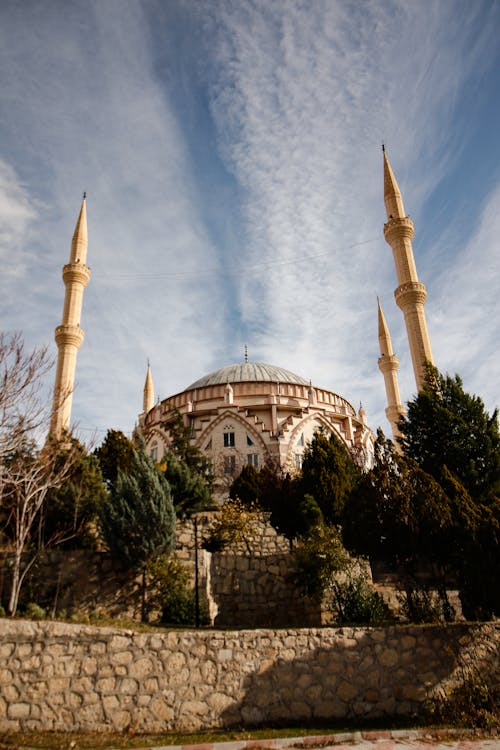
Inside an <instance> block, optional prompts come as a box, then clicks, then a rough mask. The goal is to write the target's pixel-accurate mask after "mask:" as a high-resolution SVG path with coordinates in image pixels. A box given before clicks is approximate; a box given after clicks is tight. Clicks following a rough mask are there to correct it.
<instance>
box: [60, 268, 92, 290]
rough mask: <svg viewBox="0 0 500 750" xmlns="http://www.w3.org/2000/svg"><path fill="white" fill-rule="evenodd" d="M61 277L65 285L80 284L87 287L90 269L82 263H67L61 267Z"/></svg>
mask: <svg viewBox="0 0 500 750" xmlns="http://www.w3.org/2000/svg"><path fill="white" fill-rule="evenodd" d="M62 277H63V281H64V283H65V284H72V283H73V284H74V283H80V284H82V285H83V286H87V284H88V283H89V281H90V268H89V267H88V266H86V265H85V264H84V263H67V264H66V265H65V266H63V270H62Z"/></svg>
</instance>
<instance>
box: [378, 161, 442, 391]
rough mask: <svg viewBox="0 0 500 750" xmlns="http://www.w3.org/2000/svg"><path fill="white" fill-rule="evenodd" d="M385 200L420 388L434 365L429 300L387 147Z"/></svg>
mask: <svg viewBox="0 0 500 750" xmlns="http://www.w3.org/2000/svg"><path fill="white" fill-rule="evenodd" d="M384 202H385V210H386V213H387V223H386V224H385V225H384V237H385V239H386V242H387V243H388V244H389V245H390V246H391V247H392V252H393V255H394V263H395V264H396V273H397V277H398V283H399V286H398V287H397V289H396V290H395V292H394V296H395V298H396V304H397V305H398V307H400V308H401V310H402V311H403V314H404V318H405V324H406V331H407V334H408V343H409V345H410V352H411V359H412V363H413V372H414V373H415V382H416V385H417V390H421V388H422V386H423V384H424V375H425V363H426V362H430V363H431V364H434V360H433V357H432V349H431V342H430V339H429V333H428V331H427V322H426V320H425V313H424V304H425V300H426V299H427V291H426V288H425V285H424V284H422V283H421V282H420V281H419V280H418V276H417V269H416V266H415V259H414V257H413V248H412V244H411V242H412V239H413V237H414V234H415V232H414V228H413V222H412V220H411V219H410V217H409V216H406V215H405V210H404V205H403V198H402V196H401V191H400V190H399V186H398V183H397V182H396V178H395V176H394V172H393V171H392V168H391V165H390V164H389V159H388V158H387V152H386V151H385V149H384Z"/></svg>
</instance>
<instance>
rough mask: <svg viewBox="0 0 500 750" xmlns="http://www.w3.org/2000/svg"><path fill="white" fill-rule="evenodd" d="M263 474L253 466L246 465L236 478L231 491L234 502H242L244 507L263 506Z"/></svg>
mask: <svg viewBox="0 0 500 750" xmlns="http://www.w3.org/2000/svg"><path fill="white" fill-rule="evenodd" d="M262 476H263V472H262V470H261V471H257V469H256V468H255V466H252V465H251V464H247V465H245V466H244V467H243V468H242V470H241V472H240V473H239V474H238V476H237V477H236V478H235V480H234V482H233V483H232V485H231V488H230V490H229V497H230V498H231V499H232V500H236V499H238V500H240V501H241V502H242V503H243V505H255V503H259V504H261V495H262V484H263V483H262Z"/></svg>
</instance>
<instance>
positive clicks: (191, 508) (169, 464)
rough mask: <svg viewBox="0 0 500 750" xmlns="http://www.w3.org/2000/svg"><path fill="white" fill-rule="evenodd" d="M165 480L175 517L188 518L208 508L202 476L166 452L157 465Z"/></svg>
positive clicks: (208, 492) (206, 483)
mask: <svg viewBox="0 0 500 750" xmlns="http://www.w3.org/2000/svg"><path fill="white" fill-rule="evenodd" d="M159 469H160V471H162V472H163V474H164V476H165V479H166V480H167V482H168V484H169V486H170V491H171V493H172V499H173V502H174V507H175V512H176V514H177V516H179V517H183V516H190V515H191V514H192V513H197V512H198V511H201V510H206V509H207V508H209V507H210V488H209V485H208V482H207V480H206V479H205V477H204V476H202V475H200V474H198V473H197V472H195V471H192V470H191V469H190V468H189V466H188V465H187V464H186V463H185V462H184V461H182V460H180V459H178V458H177V457H176V456H175V454H174V453H172V452H170V451H169V452H168V453H167V454H166V455H165V456H164V457H163V459H162V461H161V464H160V465H159Z"/></svg>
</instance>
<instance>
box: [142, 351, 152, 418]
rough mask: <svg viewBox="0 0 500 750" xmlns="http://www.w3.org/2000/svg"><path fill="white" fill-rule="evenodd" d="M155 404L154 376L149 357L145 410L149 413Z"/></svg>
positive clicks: (145, 385)
mask: <svg viewBox="0 0 500 750" xmlns="http://www.w3.org/2000/svg"><path fill="white" fill-rule="evenodd" d="M154 405H155V389H154V386H153V377H152V375H151V367H150V366H149V359H148V369H147V372H146V382H145V383H144V398H143V401H142V410H143V412H144V413H145V414H147V413H148V411H151V409H152V408H153V406H154Z"/></svg>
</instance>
